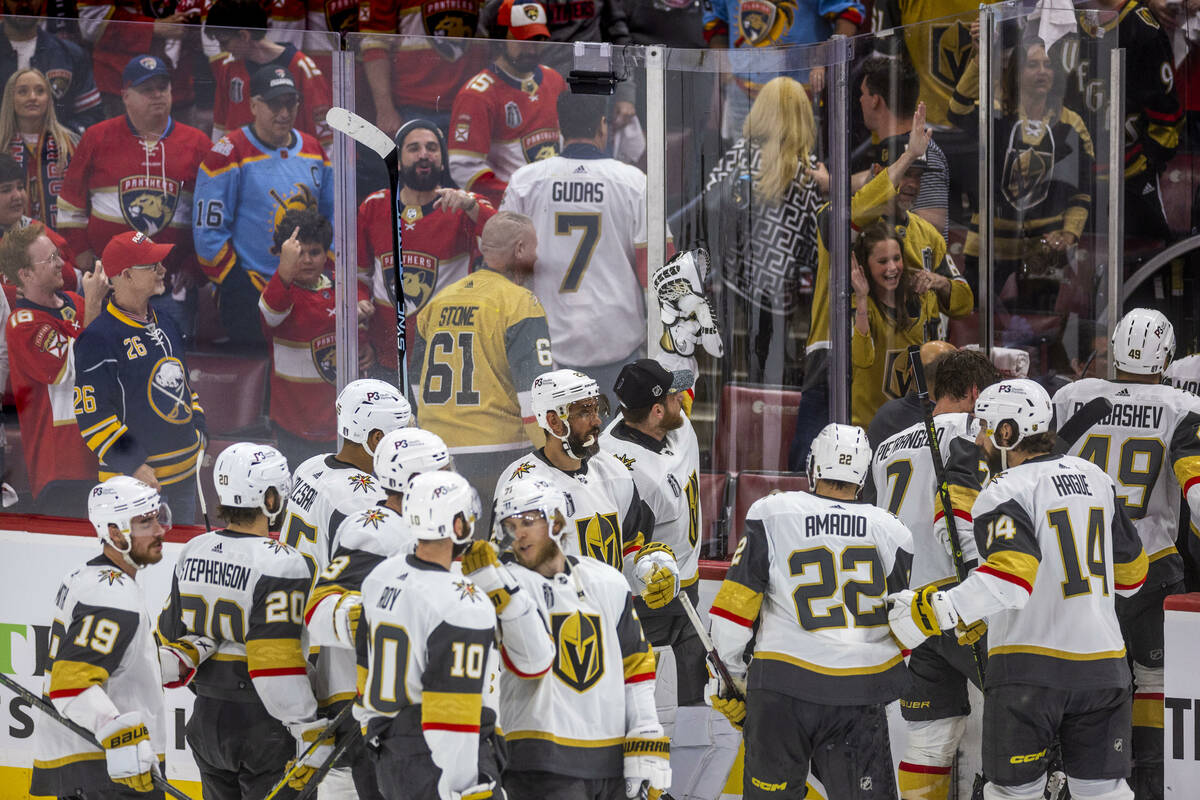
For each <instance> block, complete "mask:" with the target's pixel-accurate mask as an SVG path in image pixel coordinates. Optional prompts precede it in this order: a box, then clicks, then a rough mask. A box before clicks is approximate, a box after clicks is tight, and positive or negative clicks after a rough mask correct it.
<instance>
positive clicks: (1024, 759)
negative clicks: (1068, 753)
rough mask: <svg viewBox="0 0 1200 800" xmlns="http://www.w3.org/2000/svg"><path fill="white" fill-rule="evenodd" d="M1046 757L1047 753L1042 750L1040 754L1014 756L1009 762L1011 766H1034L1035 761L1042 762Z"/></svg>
mask: <svg viewBox="0 0 1200 800" xmlns="http://www.w3.org/2000/svg"><path fill="white" fill-rule="evenodd" d="M1045 755H1046V751H1045V750H1042V751H1041V752H1040V753H1027V754H1025V755H1023V756H1013V757H1012V758H1010V759H1009V760H1008V763H1010V764H1032V763H1033V762H1034V761H1041V760H1042V758H1043V757H1044V756H1045Z"/></svg>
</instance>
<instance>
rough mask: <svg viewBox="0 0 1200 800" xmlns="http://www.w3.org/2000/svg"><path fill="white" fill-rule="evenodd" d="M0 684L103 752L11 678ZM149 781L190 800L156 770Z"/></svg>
mask: <svg viewBox="0 0 1200 800" xmlns="http://www.w3.org/2000/svg"><path fill="white" fill-rule="evenodd" d="M0 684H4V685H5V686H7V687H8V688H9V689H12V690H13V691H14V692H16V693H17V695H18V696H19V697H20V698H21V699H22V700H24V701H25V702H27V703H29V704H30V705H31V706H33V707H35V708H37V709H39V710H40V711H41V712H42V713H43V714H45V715H46V716H47V717H50V718H51V719H53V720H56V721H57V722H59V723H60V724H62V725H63V726H64V727H66V728H67V729H68V730H70V731H71V733H73V734H75V735H76V736H78V737H80V738H82V739H83V740H84V741H85V742H87V743H88V744H90V745H91V746H92V747H95V748H96V749H97V750H100V751H101V752H103V751H104V748H103V747H102V746H101V745H100V743H99V742H98V741H96V737H95V736H93V735H92V732H91V731H89V730H88V729H87V728H85V727H83V726H82V725H80V724H79V723H77V722H74V721H72V720H69V719H67V718H66V717H64V716H63V715H62V714H60V713H58V709H56V708H55V707H54V706H53V705H51V704H50V703H47V702H46V701H45V700H43V699H42V698H40V697H38V696H37V695H36V694H34V693H33V692H31V691H29V690H28V689H26V688H25V687H24V686H22V685H21V684H19V683H17V682H16V681H14V680H13V679H12V678H10V677H8V676H7V675H5V674H4V673H2V672H0ZM150 780H151V781H152V782H153V783H154V785H155V786H157V787H158V788H159V789H161V790H162V791H163V792H164V793H166V794H169V795H171V797H174V798H175V799H176V800H192V798H191V797H189V796H188V795H186V794H184V793H183V792H181V791H179V790H178V789H176V788H175V787H174V786H172V785H171V784H170V782H168V781H167V779H166V778H164V777H163V776H162V775H160V774H159V772H158V770H157V769H152V770H150Z"/></svg>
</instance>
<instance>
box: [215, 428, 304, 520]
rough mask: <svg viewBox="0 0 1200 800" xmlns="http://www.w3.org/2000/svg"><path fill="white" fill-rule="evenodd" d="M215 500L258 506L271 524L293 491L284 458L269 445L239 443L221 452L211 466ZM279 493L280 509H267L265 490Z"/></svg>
mask: <svg viewBox="0 0 1200 800" xmlns="http://www.w3.org/2000/svg"><path fill="white" fill-rule="evenodd" d="M213 483H215V484H216V487H217V500H218V501H219V502H220V504H221V505H223V506H226V507H228V508H257V509H259V510H260V511H262V513H263V514H265V515H266V517H267V519H268V520H270V521H271V522H272V523H273V522H275V520H276V519H278V518H279V515H280V514H282V513H283V507H284V505H285V503H284V501H286V500H287V497H288V495H289V494H291V492H292V473H291V470H289V469H288V463H287V459H286V458H284V457H283V454H282V453H280V452H279V451H278V450H276V449H275V448H274V447H271V445H269V444H254V443H253V442H238V443H237V444H234V445H230V446H229V447H226V448H225V449H224V450H222V451H221V454H220V455H219V456H217V463H216V464H214V465H213ZM269 489H274V490H275V491H276V492H278V493H279V499H280V503H279V508H277V509H275V511H274V512H271V511H268V510H267V490H269Z"/></svg>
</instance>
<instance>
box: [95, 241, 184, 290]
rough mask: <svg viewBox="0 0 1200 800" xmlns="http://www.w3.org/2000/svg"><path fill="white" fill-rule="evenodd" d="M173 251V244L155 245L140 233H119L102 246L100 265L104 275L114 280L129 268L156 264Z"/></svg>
mask: <svg viewBox="0 0 1200 800" xmlns="http://www.w3.org/2000/svg"><path fill="white" fill-rule="evenodd" d="M174 249H175V245H173V244H155V243H154V242H152V241H150V237H149V236H147V235H146V234H144V233H142V232H141V231H127V232H125V233H119V234H117V235H116V236H114V237H113V238H112V239H110V240H109V242H108V244H106V245H104V252H103V253H101V254H100V263H101V264H103V265H104V274H105V275H107V276H108V277H110V278H115V277H117V276H118V275H120V274H121V273H122V272H124V271H125V270H127V269H129V268H130V267H142V266H145V265H147V264H157V263H158V262H160V261H162V260H163V259H164V258H166V257H167V256H168V255H170V254H171V251H172V250H174Z"/></svg>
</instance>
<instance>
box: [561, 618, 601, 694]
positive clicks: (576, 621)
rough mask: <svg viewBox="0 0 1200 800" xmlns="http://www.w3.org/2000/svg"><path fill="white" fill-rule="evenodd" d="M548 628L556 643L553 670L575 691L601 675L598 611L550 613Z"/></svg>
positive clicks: (595, 680) (583, 689)
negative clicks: (591, 612)
mask: <svg viewBox="0 0 1200 800" xmlns="http://www.w3.org/2000/svg"><path fill="white" fill-rule="evenodd" d="M550 628H551V633H552V634H553V636H554V642H555V644H556V645H557V650H558V658H556V659H555V660H554V674H555V675H557V676H558V679H559V680H561V681H562V682H563V683H565V684H566V685H567V686H570V687H571V688H572V689H574V690H575V691H577V692H579V693H581V694H582V693H583V692H586V691H587V690H588V689H590V688H592V687H593V686H595V685H596V683H597V682H598V681H599V680H600V678H601V677H603V676H604V637H603V634H602V632H601V628H600V615H599V614H584V613H583V612H582V611H575V612H573V613H571V614H551V615H550Z"/></svg>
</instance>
